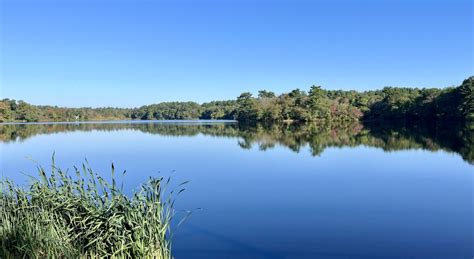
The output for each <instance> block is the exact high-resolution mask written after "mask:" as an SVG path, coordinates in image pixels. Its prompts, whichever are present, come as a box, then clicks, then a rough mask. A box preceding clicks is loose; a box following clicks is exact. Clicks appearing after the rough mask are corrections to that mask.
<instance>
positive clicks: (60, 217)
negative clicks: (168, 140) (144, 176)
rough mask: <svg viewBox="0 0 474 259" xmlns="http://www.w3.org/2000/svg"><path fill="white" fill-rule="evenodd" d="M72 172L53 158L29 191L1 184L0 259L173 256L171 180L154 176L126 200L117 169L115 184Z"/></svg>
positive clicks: (85, 170) (84, 171)
mask: <svg viewBox="0 0 474 259" xmlns="http://www.w3.org/2000/svg"><path fill="white" fill-rule="evenodd" d="M74 169H75V170H74V171H75V174H73V175H74V177H72V176H71V175H70V174H68V173H67V172H65V171H62V170H61V169H58V168H56V167H55V166H54V160H53V166H52V169H51V172H46V170H45V169H44V168H41V167H39V168H38V171H39V178H38V179H36V180H34V181H33V182H32V183H31V184H29V185H28V186H26V187H23V186H18V185H16V184H15V183H14V182H12V181H10V180H6V179H3V180H1V181H0V188H1V190H0V191H1V199H0V258H18V257H26V258H58V257H59V258H71V257H73V258H86V257H87V258H102V257H134V258H171V253H170V248H171V244H170V242H169V236H170V222H171V219H172V217H173V214H174V211H173V204H174V199H172V197H171V196H169V197H167V198H166V199H165V198H164V197H163V192H164V190H163V189H164V186H163V185H166V184H167V183H169V179H167V181H163V179H162V178H160V179H155V178H150V180H149V181H147V182H146V183H144V184H143V185H142V186H141V188H140V190H139V191H137V192H135V193H134V194H133V195H132V196H130V197H128V196H126V195H124V193H123V191H122V187H119V186H117V183H116V180H115V179H116V177H115V175H114V166H113V165H112V181H111V182H107V181H105V180H104V179H103V178H101V177H100V176H99V175H97V174H96V173H94V172H93V171H92V170H91V169H90V168H88V167H87V166H85V165H83V166H82V168H80V169H78V168H74ZM182 190H183V189H182ZM182 190H181V191H182ZM171 195H172V193H171Z"/></svg>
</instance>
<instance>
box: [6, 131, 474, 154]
mask: <svg viewBox="0 0 474 259" xmlns="http://www.w3.org/2000/svg"><path fill="white" fill-rule="evenodd" d="M472 127H473V126H472V125H471V128H469V126H466V125H457V124H454V123H452V124H450V125H449V126H448V127H441V126H440V125H437V124H426V123H419V124H404V123H383V124H381V123H379V124H373V123H365V124H360V123H352V124H344V125H340V124H338V125H331V124H267V125H264V124H253V125H245V124H237V123H85V124H9V125H0V141H1V142H12V141H23V140H25V139H27V138H29V137H32V136H35V135H40V134H54V133H60V132H73V131H121V130H135V131H141V132H145V133H149V134H158V135H164V136H195V135H198V134H202V135H206V136H213V137H235V138H239V140H238V145H239V146H240V147H242V148H245V149H249V148H251V147H252V146H255V145H257V146H258V147H259V149H260V150H262V151H265V150H267V149H271V148H273V147H275V146H284V147H287V148H289V149H291V150H293V151H295V152H299V151H300V150H301V149H302V148H303V147H304V146H309V148H310V150H311V153H312V154H313V155H319V154H321V153H322V152H323V151H324V150H325V149H326V148H328V147H355V146H360V145H365V146H369V147H377V148H381V149H383V150H384V151H395V150H408V149H423V150H431V151H437V150H444V151H448V152H456V153H458V154H460V155H461V156H462V157H463V159H464V160H466V161H468V162H469V163H474V132H473V128H472Z"/></svg>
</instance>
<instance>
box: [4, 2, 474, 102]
mask: <svg viewBox="0 0 474 259" xmlns="http://www.w3.org/2000/svg"><path fill="white" fill-rule="evenodd" d="M472 2H473V1H472V0H444V1H443V0H433V1H429V0H411V1H409V0H401V1H397V0H387V1H375V0H363V1H357V0H354V1H349V0H345V1H344V0H336V1H329V0H324V1H317V0H314V1H298V0H296V1H290V0H288V1H281V0H275V1H270V0H261V1H259V0H253V1H251V0H240V1H239V0H234V1H231V0H222V1H217V0H215V1H209V0H207V1H204V0H203V1H199V0H194V1H190V0H189V1H180V0H175V1H160V0H129V1H126V0H116V1H113V0H95V1H94V0H83V1H80V0H61V1H60V0H56V1H54V0H48V1H46V0H30V1H26V0H0V26H1V27H0V33H1V38H0V43H1V46H0V47H1V48H0V50H1V51H0V55H1V56H0V61H1V63H0V65H1V67H0V72H1V74H0V76H1V78H0V97H1V98H14V99H22V100H25V101H27V102H30V103H33V104H52V105H60V106H70V107H77V106H94V107H96V106H120V107H131V106H141V105H144V104H151V103H156V102H161V101H174V100H176V101H187V100H192V101H197V102H204V101H210V100H218V99H233V98H235V97H236V96H238V95H239V94H240V93H241V92H244V91H250V92H254V93H255V92H257V91H258V90H260V89H267V90H272V91H275V92H277V93H282V92H286V91H289V90H292V89H295V88H300V89H303V90H307V89H308V88H309V86H311V85H312V84H318V85H322V86H323V87H324V88H328V89H355V90H366V89H376V88H381V87H383V86H389V85H390V86H418V87H445V86H450V85H458V84H460V83H461V82H462V80H463V79H464V78H466V77H468V76H469V75H472V74H474V73H473V45H474V44H473V23H474V20H473V13H474V9H473V4H472Z"/></svg>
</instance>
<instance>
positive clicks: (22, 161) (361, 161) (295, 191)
mask: <svg viewBox="0 0 474 259" xmlns="http://www.w3.org/2000/svg"><path fill="white" fill-rule="evenodd" d="M0 152H1V153H0V155H1V161H0V174H2V175H3V176H6V177H9V178H12V179H14V180H17V181H20V182H26V181H27V179H28V177H27V175H35V173H36V172H35V167H36V164H35V162H33V161H32V160H35V161H36V162H38V163H40V164H41V165H44V166H48V165H50V164H51V155H52V153H53V152H56V160H57V163H58V164H59V165H60V166H61V167H63V168H68V167H69V168H71V167H72V166H73V165H80V164H81V163H82V162H83V161H84V158H87V159H88V161H89V163H90V165H91V166H92V167H93V168H94V169H95V170H96V171H98V172H100V173H101V174H102V175H104V176H106V177H108V176H109V175H110V163H111V162H114V163H115V165H116V168H118V169H120V170H127V173H126V175H125V178H124V180H125V189H126V190H127V191H128V192H131V191H132V190H133V189H134V188H136V187H137V186H138V185H139V184H140V183H142V182H144V181H145V180H146V179H148V177H150V176H161V175H165V176H167V175H172V177H173V180H174V182H176V183H179V182H181V181H184V180H190V181H191V182H190V183H189V185H188V187H187V190H186V191H185V192H184V193H183V195H182V196H181V197H180V198H179V200H178V202H179V209H195V208H202V209H201V210H196V211H195V212H194V213H193V214H192V216H191V217H190V218H189V220H188V221H186V222H185V223H184V225H182V226H181V227H180V228H178V230H177V231H176V234H175V237H174V243H173V250H174V254H175V257H176V258H178V259H179V258H473V255H474V252H473V247H474V242H473V240H474V238H473V236H474V234H473V232H474V228H473V206H474V203H473V200H474V199H473V184H474V178H473V176H474V166H473V163H474V134H472V131H471V130H469V129H466V128H462V127H461V128H459V127H451V128H450V129H441V128H439V127H427V126H426V125H424V126H406V125H404V126H400V125H398V126H395V125H390V126H387V125H385V126H383V127H382V126H380V125H365V126H362V125H348V126H345V127H331V126H327V125H326V126H315V125H313V126H310V125H306V126H304V125H303V126H296V125H294V126H288V125H286V126H277V125H271V126H261V125H258V126H244V125H239V124H236V123H234V122H203V121H187V122H119V123H84V124H30V125H24V124H10V125H0Z"/></svg>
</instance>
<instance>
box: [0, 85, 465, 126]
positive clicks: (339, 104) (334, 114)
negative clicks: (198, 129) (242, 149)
mask: <svg viewBox="0 0 474 259" xmlns="http://www.w3.org/2000/svg"><path fill="white" fill-rule="evenodd" d="M127 119H132V120H192V119H229V120H238V121H243V122H281V121H298V122H314V121H335V122H351V121H358V120H398V119H407V120H420V119H423V120H466V121H474V77H470V78H468V79H466V80H464V81H463V83H462V84H461V85H460V86H458V87H448V88H443V89H439V88H422V89H420V88H402V87H385V88H383V89H382V90H372V91H364V92H357V91H345V90H325V89H323V88H321V87H320V86H311V87H310V89H309V90H308V91H307V92H306V91H302V90H300V89H295V90H292V91H290V92H288V93H283V94H281V95H276V94H275V93H274V92H271V91H266V90H261V91H259V92H258V94H257V96H254V95H253V94H252V93H249V92H245V93H242V94H241V95H240V96H238V97H237V99H236V100H228V101H212V102H207V103H203V104H198V103H196V102H162V103H158V104H151V105H145V106H142V107H139V108H113V107H106V108H90V107H86V108H64V107H57V106H39V105H31V104H28V103H26V102H24V101H16V100H11V99H3V100H1V101H0V122H37V121H86V120H127Z"/></svg>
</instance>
